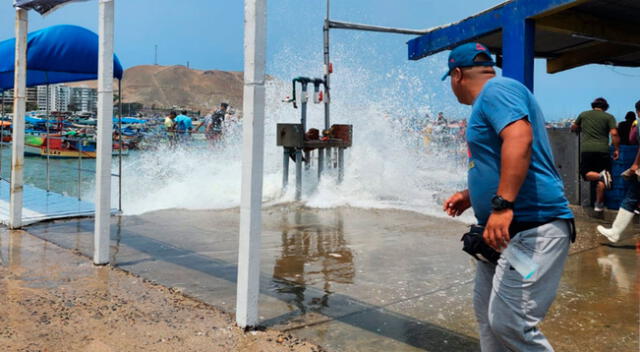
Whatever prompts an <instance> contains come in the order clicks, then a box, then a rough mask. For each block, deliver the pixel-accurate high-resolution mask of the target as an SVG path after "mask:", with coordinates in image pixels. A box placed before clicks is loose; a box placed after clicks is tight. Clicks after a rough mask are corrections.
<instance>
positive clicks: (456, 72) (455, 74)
mask: <svg viewBox="0 0 640 352" xmlns="http://www.w3.org/2000/svg"><path fill="white" fill-rule="evenodd" d="M451 79H452V80H455V81H460V80H462V69H461V68H460V67H456V68H454V69H453V71H451Z"/></svg>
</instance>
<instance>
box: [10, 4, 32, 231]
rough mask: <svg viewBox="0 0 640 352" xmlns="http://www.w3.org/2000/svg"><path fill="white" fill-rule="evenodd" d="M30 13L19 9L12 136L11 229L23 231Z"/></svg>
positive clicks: (17, 12) (17, 10) (17, 14)
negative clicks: (25, 118) (25, 117)
mask: <svg viewBox="0 0 640 352" xmlns="http://www.w3.org/2000/svg"><path fill="white" fill-rule="evenodd" d="M28 28H29V17H28V12H27V10H23V9H20V8H17V9H16V58H15V68H14V71H15V79H14V84H13V121H12V127H13V135H12V137H11V139H12V141H13V143H12V151H11V200H10V201H9V227H10V228H12V229H19V228H21V227H22V201H23V186H24V179H23V172H24V115H25V110H26V106H25V104H26V97H27V94H26V92H27V30H28Z"/></svg>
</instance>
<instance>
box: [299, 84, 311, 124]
mask: <svg viewBox="0 0 640 352" xmlns="http://www.w3.org/2000/svg"><path fill="white" fill-rule="evenodd" d="M307 88H308V83H306V82H302V96H301V97H300V98H301V101H302V106H301V107H300V114H301V117H300V123H301V124H302V133H305V132H306V131H307V102H308V100H309V99H308V91H307Z"/></svg>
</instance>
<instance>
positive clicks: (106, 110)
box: [93, 0, 114, 265]
mask: <svg viewBox="0 0 640 352" xmlns="http://www.w3.org/2000/svg"><path fill="white" fill-rule="evenodd" d="M99 11H100V15H99V41H100V44H99V45H100V46H99V56H98V130H97V136H96V137H97V146H96V147H97V148H96V151H97V156H96V215H95V229H94V252H93V262H94V263H95V264H97V265H100V264H107V263H109V237H110V221H111V219H110V218H111V160H112V159H111V156H112V149H113V137H112V134H113V27H114V0H100V4H99Z"/></svg>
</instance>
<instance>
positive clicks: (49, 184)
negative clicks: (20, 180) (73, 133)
mask: <svg viewBox="0 0 640 352" xmlns="http://www.w3.org/2000/svg"><path fill="white" fill-rule="evenodd" d="M45 76H48V75H47V73H46V72H45ZM46 80H47V82H48V81H49V78H48V77H47V78H46ZM49 89H50V87H49V83H47V108H46V109H45V111H46V120H45V126H46V130H47V139H46V141H47V166H46V175H47V192H49V191H50V189H51V178H50V175H49V161H50V158H49V154H50V146H49V145H50V144H49V138H50V137H51V136H50V132H49V109H50V107H49V104H50V103H51V102H50V101H49V94H51V91H50V90H49Z"/></svg>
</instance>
